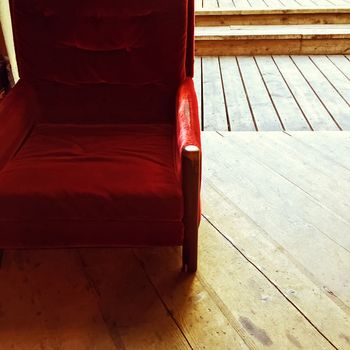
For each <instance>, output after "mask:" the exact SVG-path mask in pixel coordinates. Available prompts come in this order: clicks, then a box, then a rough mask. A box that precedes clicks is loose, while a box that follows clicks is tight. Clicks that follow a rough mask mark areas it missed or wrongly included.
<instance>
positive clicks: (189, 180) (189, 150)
mask: <svg viewBox="0 0 350 350" xmlns="http://www.w3.org/2000/svg"><path fill="white" fill-rule="evenodd" d="M182 171H183V172H182V176H183V178H182V180H183V193H184V200H185V208H184V209H185V212H184V227H185V232H184V244H183V248H182V263H183V270H184V271H186V272H190V273H193V272H196V270H197V257H198V221H199V215H200V213H199V210H200V209H199V200H198V198H199V191H200V150H199V148H198V147H195V146H187V147H185V148H184V150H183V154H182Z"/></svg>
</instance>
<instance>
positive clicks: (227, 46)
mask: <svg viewBox="0 0 350 350" xmlns="http://www.w3.org/2000/svg"><path fill="white" fill-rule="evenodd" d="M349 53H350V38H349V39H316V40H312V39H311V40H303V39H263V40H261V39H252V40H196V46H195V54H196V55H197V56H246V55H343V54H349Z"/></svg>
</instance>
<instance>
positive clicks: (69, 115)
mask: <svg viewBox="0 0 350 350" xmlns="http://www.w3.org/2000/svg"><path fill="white" fill-rule="evenodd" d="M11 9H12V11H11V12H12V22H13V28H14V38H15V46H16V53H17V60H18V66H19V72H20V76H21V78H22V79H25V80H28V81H31V82H32V83H33V86H35V87H36V89H37V92H38V97H39V100H40V105H41V107H42V109H43V113H42V119H41V121H42V122H53V123H68V122H70V123H94V122H95V123H131V122H135V123H159V122H173V120H174V119H173V118H174V109H175V99H174V96H175V94H176V91H177V88H178V86H179V83H180V82H181V81H182V80H183V79H184V78H185V77H186V67H185V64H186V50H187V15H188V13H187V11H188V8H187V0H167V1H164V0H148V1H140V0H128V1H121V0H74V1H62V0H54V1H53V0H32V1H23V0H11ZM135 101H137V103H135Z"/></svg>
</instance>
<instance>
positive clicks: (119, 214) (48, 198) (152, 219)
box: [0, 124, 183, 247]
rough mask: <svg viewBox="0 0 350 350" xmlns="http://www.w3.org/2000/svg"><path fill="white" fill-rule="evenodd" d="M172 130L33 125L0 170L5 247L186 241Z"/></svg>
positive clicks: (1, 242) (0, 236) (0, 237)
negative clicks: (13, 154) (29, 133)
mask: <svg viewBox="0 0 350 350" xmlns="http://www.w3.org/2000/svg"><path fill="white" fill-rule="evenodd" d="M173 137H174V130H173V127H172V126H171V125H167V124H160V125H98V126H96V125H67V124H66V125H57V124H41V125H38V126H36V127H35V129H34V130H33V132H32V133H31V135H30V136H29V138H28V139H27V141H26V142H25V144H24V146H22V148H21V150H20V151H19V152H18V153H17V155H16V156H15V157H14V158H13V159H12V160H11V161H10V162H9V163H8V164H7V165H6V166H5V168H4V169H2V170H1V172H0V246H3V247H21V246H23V247H28V246H32V247H46V246H50V247H52V246H54V247H60V246H104V245H108V246H110V245H116V246H121V245H125V246H128V245H174V244H181V243H182V240H183V225H182V218H183V198H182V190H181V181H180V178H179V176H178V174H177V172H176V166H175V163H174V149H173V147H174V139H173Z"/></svg>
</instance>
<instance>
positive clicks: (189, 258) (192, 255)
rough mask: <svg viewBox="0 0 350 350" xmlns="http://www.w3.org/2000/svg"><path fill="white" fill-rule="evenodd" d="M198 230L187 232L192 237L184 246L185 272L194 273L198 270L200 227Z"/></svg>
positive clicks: (183, 262) (183, 261)
mask: <svg viewBox="0 0 350 350" xmlns="http://www.w3.org/2000/svg"><path fill="white" fill-rule="evenodd" d="M196 231H197V232H193V231H192V232H187V234H188V235H189V236H190V237H191V239H190V240H187V241H186V242H185V243H184V245H183V248H182V266H183V270H184V271H185V272H189V273H194V272H196V271H197V261H198V229H197V230H196ZM185 234H186V233H185Z"/></svg>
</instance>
